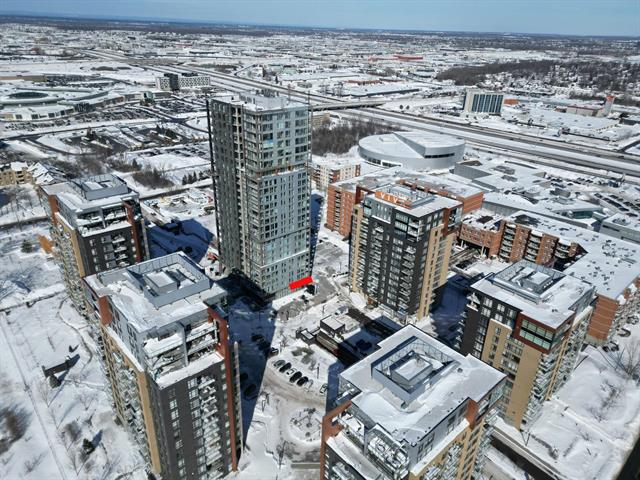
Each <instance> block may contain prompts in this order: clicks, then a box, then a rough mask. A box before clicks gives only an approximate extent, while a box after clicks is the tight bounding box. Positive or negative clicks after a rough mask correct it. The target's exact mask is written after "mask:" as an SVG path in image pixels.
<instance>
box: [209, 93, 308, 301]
mask: <svg viewBox="0 0 640 480" xmlns="http://www.w3.org/2000/svg"><path fill="white" fill-rule="evenodd" d="M210 110H211V127H212V137H213V143H214V152H215V171H214V182H215V185H214V186H215V191H216V201H217V207H218V209H217V215H218V217H217V220H218V231H219V235H220V239H219V249H220V260H221V262H222V263H223V265H225V266H226V267H227V268H229V269H230V270H232V271H235V272H238V273H242V274H243V275H244V276H245V277H246V278H248V279H249V280H251V282H253V284H255V285H256V286H258V287H259V288H260V289H261V291H262V293H263V294H264V295H265V296H274V297H279V296H282V295H285V294H287V293H289V292H290V288H289V284H290V283H292V282H295V281H297V280H301V279H303V278H306V277H307V276H309V275H310V270H311V265H310V263H311V260H310V224H309V221H310V210H309V201H310V194H311V184H310V156H311V154H310V129H309V128H310V127H309V108H308V106H307V105H306V104H303V103H300V102H295V101H291V100H289V99H287V98H284V97H263V96H254V95H235V96H224V97H217V98H213V99H211V101H210Z"/></svg>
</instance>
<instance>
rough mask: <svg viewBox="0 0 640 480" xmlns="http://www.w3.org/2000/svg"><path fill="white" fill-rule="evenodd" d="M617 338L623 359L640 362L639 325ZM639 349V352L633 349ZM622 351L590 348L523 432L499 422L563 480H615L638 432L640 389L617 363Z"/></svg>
mask: <svg viewBox="0 0 640 480" xmlns="http://www.w3.org/2000/svg"><path fill="white" fill-rule="evenodd" d="M625 328H627V329H628V330H629V331H630V332H631V334H630V336H628V337H622V336H619V335H618V336H616V338H615V342H616V343H617V344H618V345H619V346H620V350H619V352H623V351H624V352H625V353H624V354H623V355H628V354H632V355H635V358H636V364H638V363H639V362H640V324H635V325H626V327H625ZM634 349H635V350H634ZM617 356H618V353H616V352H605V351H604V350H603V349H602V348H594V347H591V346H589V347H587V348H586V349H585V350H584V351H583V352H582V354H581V355H580V358H579V360H578V366H577V368H576V369H575V370H574V372H573V374H572V376H571V378H570V379H569V381H568V382H567V383H566V384H565V385H564V386H563V387H562V388H561V389H560V391H559V392H558V394H557V395H554V396H553V397H552V398H551V399H550V401H548V402H547V403H546V404H545V405H544V407H543V413H542V415H541V417H540V418H539V419H538V420H536V422H535V423H534V424H533V425H532V426H531V427H530V428H529V429H528V430H526V431H525V432H523V433H522V434H520V433H519V432H517V431H516V430H515V429H513V428H511V427H509V426H507V425H506V424H504V422H499V428H500V429H501V430H502V431H503V432H505V433H506V434H508V435H509V436H510V437H511V438H513V439H514V440H516V441H517V442H519V443H521V444H523V445H524V444H525V443H526V445H527V448H528V449H530V450H531V451H532V452H533V453H534V454H535V455H537V456H539V457H540V458H541V459H543V460H544V461H545V462H547V463H548V464H550V465H552V466H553V467H554V468H555V469H556V470H557V471H558V472H560V473H561V475H562V476H563V478H567V479H576V480H578V479H580V480H582V479H589V480H607V479H614V478H616V477H617V475H618V471H619V469H620V468H621V467H622V465H623V464H624V463H625V461H626V458H627V456H628V455H629V452H630V450H631V448H633V445H635V443H636V441H638V431H639V430H640V386H639V385H638V381H637V380H633V379H632V378H630V377H629V376H628V375H627V374H626V373H625V372H624V371H623V370H622V368H621V367H620V366H619V365H618V363H617Z"/></svg>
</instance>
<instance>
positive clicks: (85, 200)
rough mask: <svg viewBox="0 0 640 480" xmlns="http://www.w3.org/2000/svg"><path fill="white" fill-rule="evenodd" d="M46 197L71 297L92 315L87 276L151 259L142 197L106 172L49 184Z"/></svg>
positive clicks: (42, 190)
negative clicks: (87, 301)
mask: <svg viewBox="0 0 640 480" xmlns="http://www.w3.org/2000/svg"><path fill="white" fill-rule="evenodd" d="M40 194H41V197H43V202H42V203H43V205H44V207H45V211H46V212H47V215H48V217H49V220H50V221H51V229H50V232H51V238H52V241H53V252H54V257H55V259H56V261H57V263H58V266H59V267H60V270H61V271H62V276H63V278H64V282H65V285H66V287H67V291H68V293H69V297H70V298H71V300H72V301H73V304H74V306H75V308H76V310H78V312H80V313H81V314H83V315H86V314H87V308H86V305H85V297H84V286H83V283H82V279H83V278H84V277H86V276H88V275H92V274H94V273H98V272H103V271H106V270H111V269H114V268H121V267H125V266H128V265H132V264H134V263H137V262H141V261H143V260H146V259H147V258H148V257H149V247H148V243H147V235H146V230H145V224H144V219H143V218H142V214H141V212H140V202H139V197H138V193H137V192H135V191H133V190H131V189H130V188H129V187H128V186H127V184H126V183H124V182H123V181H122V180H121V179H120V178H118V177H117V176H115V175H112V174H104V175H96V176H93V177H87V178H84V179H81V180H72V181H70V182H64V183H56V184H52V185H43V186H41V187H40Z"/></svg>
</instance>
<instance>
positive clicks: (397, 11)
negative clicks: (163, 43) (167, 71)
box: [0, 0, 640, 36]
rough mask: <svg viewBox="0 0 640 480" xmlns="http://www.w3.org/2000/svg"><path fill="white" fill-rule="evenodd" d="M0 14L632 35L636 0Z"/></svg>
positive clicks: (228, 5) (64, 7)
mask: <svg viewBox="0 0 640 480" xmlns="http://www.w3.org/2000/svg"><path fill="white" fill-rule="evenodd" d="M0 14H16V15H50V16H61V17H80V18H101V19H109V18H113V19H121V20H122V19H137V20H140V19H146V20H151V21H153V20H155V21H158V20H161V21H177V22H180V21H184V22H211V23H216V22H219V23H232V24H250V25H281V26H300V27H328V28H345V29H351V28H353V29H358V28H362V29H382V30H424V31H454V32H455V31H459V32H496V33H498V32H504V33H538V34H564V35H615V36H640V2H639V1H638V0H607V1H604V0H562V1H558V0H481V1H476V0H395V1H389V0H323V1H313V0H215V1H210V0H111V1H110V2H104V1H102V0H59V1H52V0H4V1H3V2H2V5H1V6H0Z"/></svg>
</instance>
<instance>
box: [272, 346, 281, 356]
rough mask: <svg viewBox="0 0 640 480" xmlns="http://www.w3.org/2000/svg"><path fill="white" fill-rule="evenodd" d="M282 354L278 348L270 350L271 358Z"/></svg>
mask: <svg viewBox="0 0 640 480" xmlns="http://www.w3.org/2000/svg"><path fill="white" fill-rule="evenodd" d="M279 353H280V350H278V349H277V348H274V347H271V348H270V349H269V356H270V357H273V356H274V355H278V354H279Z"/></svg>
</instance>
